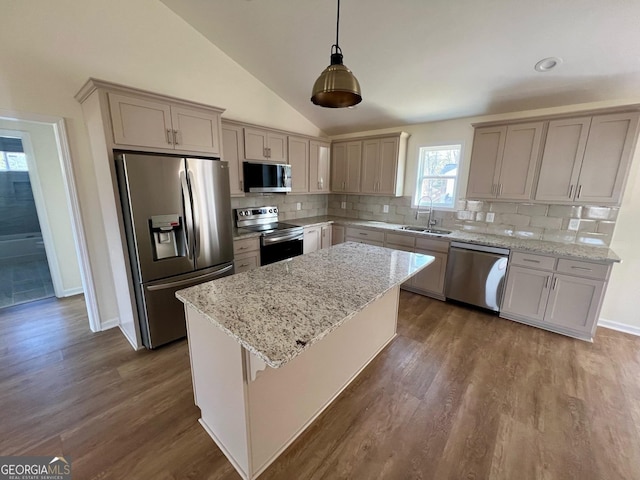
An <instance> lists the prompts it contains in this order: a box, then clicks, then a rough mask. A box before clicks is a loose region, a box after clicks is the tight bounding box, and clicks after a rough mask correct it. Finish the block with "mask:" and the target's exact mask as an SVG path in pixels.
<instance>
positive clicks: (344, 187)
mask: <svg viewBox="0 0 640 480" xmlns="http://www.w3.org/2000/svg"><path fill="white" fill-rule="evenodd" d="M346 183H347V182H342V190H344V189H346V186H345V184H346Z"/></svg>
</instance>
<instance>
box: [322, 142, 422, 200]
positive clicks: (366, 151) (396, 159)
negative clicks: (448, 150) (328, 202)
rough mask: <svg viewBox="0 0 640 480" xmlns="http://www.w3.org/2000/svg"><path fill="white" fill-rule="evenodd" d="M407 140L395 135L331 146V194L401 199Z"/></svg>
mask: <svg viewBox="0 0 640 480" xmlns="http://www.w3.org/2000/svg"><path fill="white" fill-rule="evenodd" d="M408 138H409V134H408V133H406V132H397V133H390V134H385V135H376V136H370V137H361V138H357V139H355V138H354V139H350V140H341V141H337V142H333V144H332V149H333V160H332V167H331V191H332V192H336V193H363V194H368V195H389V196H396V197H398V196H401V195H402V191H403V188H404V170H405V164H406V158H407V141H408Z"/></svg>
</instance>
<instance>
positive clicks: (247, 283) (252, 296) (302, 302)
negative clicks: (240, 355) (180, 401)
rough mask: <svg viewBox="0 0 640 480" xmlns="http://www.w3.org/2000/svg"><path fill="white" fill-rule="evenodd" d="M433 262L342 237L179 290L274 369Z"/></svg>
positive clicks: (182, 297) (426, 257) (184, 299)
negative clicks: (333, 243)
mask: <svg viewBox="0 0 640 480" xmlns="http://www.w3.org/2000/svg"><path fill="white" fill-rule="evenodd" d="M432 261H433V257H431V256H429V255H422V254H417V253H409V252H403V251H399V250H391V249H388V248H382V247H375V246H372V245H365V244H359V243H351V242H347V243H343V244H340V245H336V246H334V247H331V248H329V249H324V250H319V251H317V252H314V253H311V254H307V255H303V256H299V257H294V258H292V259H289V260H285V261H283V262H278V263H275V264H272V265H267V266H264V267H261V268H258V269H256V270H250V271H248V272H244V273H239V274H236V275H233V276H230V277H224V278H221V279H218V280H216V281H213V282H206V283H202V284H200V285H196V286H193V287H190V288H186V289H184V290H179V291H178V292H176V297H177V298H178V299H180V300H181V301H182V302H183V303H185V304H186V305H188V306H191V307H193V308H194V309H195V310H197V311H198V312H200V313H201V314H202V315H204V316H205V317H206V318H207V319H208V320H210V321H211V322H212V323H213V324H214V325H216V326H217V327H218V328H220V329H221V330H222V331H224V332H225V333H226V334H227V335H229V336H231V337H232V338H234V339H235V340H236V341H238V342H239V343H240V344H241V345H242V346H243V347H245V348H246V349H247V350H249V351H250V352H252V353H254V354H255V355H257V356H258V357H259V358H261V359H262V360H263V361H264V362H265V363H266V364H267V365H268V366H270V367H273V368H278V367H281V366H283V365H284V364H286V363H287V362H289V361H290V360H292V359H293V358H295V357H296V356H298V355H299V354H300V353H302V352H303V351H304V350H305V349H307V348H308V347H310V346H311V345H313V344H314V343H316V342H318V341H319V340H321V339H322V338H323V337H325V336H326V335H327V334H329V333H330V332H332V331H333V330H335V329H336V328H338V327H339V326H340V325H341V324H342V323H344V322H345V321H347V320H348V319H349V318H351V317H353V316H354V315H356V314H357V313H358V312H360V311H361V310H362V309H364V308H365V307H366V306H367V305H369V304H370V303H372V302H374V301H375V300H377V299H379V298H380V297H381V296H382V295H384V294H385V293H386V292H387V291H389V290H390V289H392V288H393V287H396V286H398V285H400V284H401V283H402V282H404V281H405V280H407V279H408V278H409V277H411V276H412V275H413V274H415V273H417V272H418V271H420V270H422V269H423V268H424V267H426V266H427V265H428V264H430V263H431V262H432Z"/></svg>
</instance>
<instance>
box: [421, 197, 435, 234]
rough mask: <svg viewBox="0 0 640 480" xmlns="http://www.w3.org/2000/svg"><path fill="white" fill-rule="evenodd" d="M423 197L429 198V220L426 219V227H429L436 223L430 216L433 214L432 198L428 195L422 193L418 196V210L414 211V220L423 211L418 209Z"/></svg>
mask: <svg viewBox="0 0 640 480" xmlns="http://www.w3.org/2000/svg"><path fill="white" fill-rule="evenodd" d="M425 198H428V199H429V220H428V221H427V227H429V228H431V227H432V226H433V225H435V224H436V222H435V220H431V216H432V214H433V199H432V198H431V197H430V196H429V195H424V196H422V197H420V200H418V210H417V211H416V221H417V220H418V218H419V217H420V215H421V214H423V213H424V212H423V211H421V210H420V205H422V200H424V199H425Z"/></svg>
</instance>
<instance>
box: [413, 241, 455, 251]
mask: <svg viewBox="0 0 640 480" xmlns="http://www.w3.org/2000/svg"><path fill="white" fill-rule="evenodd" d="M416 248H419V249H422V250H432V251H434V252H442V253H447V252H449V242H448V241H446V240H435V239H433V238H424V237H418V238H416Z"/></svg>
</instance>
